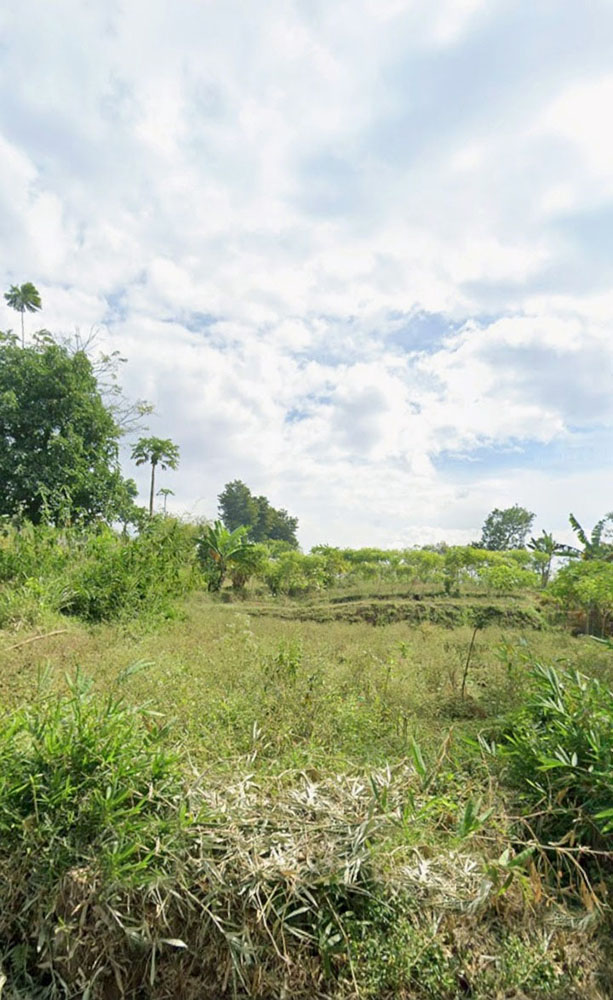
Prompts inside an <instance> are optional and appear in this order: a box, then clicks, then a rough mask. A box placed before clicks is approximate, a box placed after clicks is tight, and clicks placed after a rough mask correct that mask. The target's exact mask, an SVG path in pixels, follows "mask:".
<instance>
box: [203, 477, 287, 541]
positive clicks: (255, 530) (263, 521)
mask: <svg viewBox="0 0 613 1000" xmlns="http://www.w3.org/2000/svg"><path fill="white" fill-rule="evenodd" d="M217 499H218V501H219V514H220V517H221V519H222V521H223V523H224V524H225V526H226V528H228V529H229V530H230V531H234V530H235V529H236V528H239V527H241V526H244V527H247V528H248V529H249V537H250V538H251V540H252V541H254V542H266V541H283V542H288V543H289V544H290V545H291V546H292V548H298V539H297V538H296V531H297V529H298V518H297V517H290V515H289V514H288V513H287V511H286V510H283V509H280V510H276V509H275V508H274V507H272V506H271V504H270V502H269V501H268V499H267V498H266V497H265V496H259V497H254V496H253V494H252V492H251V490H250V489H249V487H248V486H246V485H245V483H243V482H242V481H241V480H240V479H234V480H233V481H232V482H231V483H226V485H225V486H224V489H223V491H222V492H221V493H220V494H219V496H218V498H217Z"/></svg>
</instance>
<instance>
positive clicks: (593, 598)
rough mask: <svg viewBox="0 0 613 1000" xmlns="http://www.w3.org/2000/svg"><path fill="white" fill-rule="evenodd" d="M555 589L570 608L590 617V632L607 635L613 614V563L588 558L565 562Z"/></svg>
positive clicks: (553, 588)
mask: <svg viewBox="0 0 613 1000" xmlns="http://www.w3.org/2000/svg"><path fill="white" fill-rule="evenodd" d="M551 593H552V595H553V596H554V597H555V598H557V600H558V601H559V603H560V604H561V605H562V606H563V607H564V608H565V609H567V610H579V611H581V612H583V614H585V617H586V628H585V631H586V632H590V631H591V630H592V629H598V630H599V631H600V634H601V635H603V634H605V632H606V631H607V629H608V627H609V623H610V621H611V616H612V615H613V563H610V562H601V561H600V560H596V559H587V560H585V561H581V562H571V563H569V565H568V566H564V567H563V568H562V569H561V570H560V572H559V573H558V574H557V576H556V578H555V580H554V581H553V583H552V584H551Z"/></svg>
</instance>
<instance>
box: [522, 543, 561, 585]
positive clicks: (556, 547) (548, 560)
mask: <svg viewBox="0 0 613 1000" xmlns="http://www.w3.org/2000/svg"><path fill="white" fill-rule="evenodd" d="M528 548H529V549H531V550H532V551H533V552H534V553H535V555H536V557H537V559H536V564H537V565H536V568H537V569H538V572H539V573H540V575H541V585H542V586H543V587H546V586H547V584H548V583H549V577H550V576H551V564H552V562H553V557H554V556H560V555H564V554H566V546H565V545H562V543H561V542H556V540H555V538H554V537H553V535H552V534H551V532H547V531H542V532H541V534H540V535H539V537H538V538H531V539H530V541H529V542H528Z"/></svg>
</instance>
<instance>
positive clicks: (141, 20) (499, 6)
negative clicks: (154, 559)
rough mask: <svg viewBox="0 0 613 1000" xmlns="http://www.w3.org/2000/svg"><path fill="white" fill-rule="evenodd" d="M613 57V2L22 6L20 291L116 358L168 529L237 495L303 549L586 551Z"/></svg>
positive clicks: (592, 490) (11, 26)
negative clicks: (520, 510)
mask: <svg viewBox="0 0 613 1000" xmlns="http://www.w3.org/2000/svg"><path fill="white" fill-rule="evenodd" d="M612 28H613V14H612V13H611V10H610V6H609V4H608V3H607V2H605V0H589V2H588V3H586V4H584V5H581V7H580V8H579V7H578V6H577V7H576V8H572V5H567V7H566V8H565V9H564V11H561V10H560V7H559V4H557V3H555V2H554V0H546V2H544V3H541V4H538V5H535V4H533V3H530V2H528V0H519V2H517V0H513V2H511V0H494V2H487V3H485V2H483V0H444V2H441V3H438V4H432V3H430V2H426V0H377V2H376V3H375V2H373V0H357V2H356V0H352V2H351V3H349V2H348V0H329V2H328V0H327V2H325V3H324V2H320V0H312V2H311V0H309V2H306V0H295V2H294V3H291V4H287V3H281V2H280V0H272V2H271V3H269V4H266V5H265V7H262V5H259V6H257V5H249V4H245V3H243V2H242V0H229V2H228V3H225V4H223V5H222V4H201V3H196V2H186V3H184V4H180V5H176V4H175V5H171V4H170V3H169V2H168V0H149V2H148V3H147V4H144V2H142V0H133V2H131V3H129V4H124V3H121V2H119V0H113V2H109V3H105V4H102V3H101V4H87V5H84V4H81V3H78V2H77V0H58V3H56V4H54V5H47V6H45V5H41V4H39V3H36V2H35V0H23V2H22V3H20V4H19V5H17V4H16V3H12V2H9V3H6V4H5V5H4V6H3V9H2V11H0V85H1V86H2V94H3V97H2V99H1V100H0V236H1V238H2V241H3V244H4V256H3V259H4V262H5V264H4V271H3V274H4V278H3V280H4V283H5V285H8V284H9V283H11V282H13V281H17V282H21V281H24V280H33V281H34V282H35V283H36V284H37V286H38V287H39V288H40V289H41V292H42V295H43V301H44V306H45V309H44V313H43V321H44V323H45V325H46V326H47V327H49V328H50V329H52V330H58V331H70V330H71V329H73V328H74V326H75V325H79V326H80V327H81V329H82V330H84V331H86V330H88V329H89V328H90V327H92V326H95V325H99V326H100V327H101V343H104V344H105V345H106V346H108V347H111V348H118V349H120V350H121V352H122V353H123V354H125V355H126V356H128V357H129V359H130V364H129V365H128V366H127V367H126V370H125V375H124V382H125V384H126V388H127V389H128V391H129V392H131V393H132V394H133V395H134V396H137V397H147V398H150V399H152V400H154V401H155V403H156V406H157V413H156V415H155V416H154V417H152V418H151V428H150V429H151V433H159V434H160V435H162V436H171V437H172V438H173V439H174V440H176V441H177V442H178V443H179V444H180V445H181V449H182V462H181V467H180V470H179V471H178V472H177V473H173V474H172V482H171V485H172V488H173V489H174V490H175V494H176V496H175V498H174V499H173V503H174V508H175V509H177V510H189V511H192V512H195V513H198V514H202V515H209V516H211V515H213V514H214V513H215V507H216V494H217V493H218V492H219V491H220V490H221V488H222V487H223V485H224V483H225V482H227V481H228V480H229V479H234V478H242V479H244V480H245V481H247V482H248V483H249V485H250V486H251V487H252V488H253V489H255V490H256V491H258V492H263V493H266V494H267V495H268V496H269V497H270V499H271V501H272V502H273V503H274V504H275V505H279V506H285V507H287V508H288V509H289V510H290V511H291V512H292V513H296V514H297V515H298V516H299V518H300V522H301V539H302V541H303V544H305V545H306V546H308V545H310V544H313V543H315V542H317V541H320V540H322V539H325V540H327V541H329V542H338V543H339V544H340V543H342V544H369V543H371V544H410V543H414V542H417V543H418V542H422V541H435V540H438V539H440V538H441V537H447V538H448V539H450V540H454V541H458V540H468V539H469V538H471V537H475V536H476V534H477V533H478V529H479V526H480V524H481V523H482V521H483V519H484V517H485V515H486V514H487V512H488V510H489V509H491V507H492V506H494V505H498V506H501V505H505V504H507V503H508V504H511V503H514V502H516V501H519V502H526V503H527V504H528V505H529V506H530V505H532V507H533V509H535V510H537V511H538V513H539V515H541V517H542V520H543V523H544V526H545V527H546V528H547V529H548V530H551V529H556V530H560V531H562V530H563V528H564V523H565V521H566V516H567V513H568V511H567V509H566V508H567V507H569V504H570V503H571V500H572V502H573V503H574V504H575V506H576V507H577V510H576V511H575V512H576V513H578V515H579V514H580V513H581V512H582V511H583V512H584V513H583V516H584V518H585V520H586V521H588V522H589V520H590V518H593V519H594V520H595V519H596V518H597V517H598V516H600V515H601V514H602V513H603V512H604V511H605V510H607V509H609V507H610V506H611V503H610V500H609V497H610V495H611V487H612V486H613V476H611V475H610V474H609V473H608V471H607V468H606V466H607V461H606V451H607V446H606V441H607V437H606V434H608V433H610V428H611V423H612V421H613V413H612V408H611V402H610V399H611V394H610V391H609V387H610V383H611V374H612V373H613V348H612V344H613V341H612V340H611V337H610V335H609V332H608V331H609V330H610V329H611V322H612V321H613V295H612V294H611V293H610V291H609V288H610V285H611V282H610V279H611V277H612V270H613V244H612V243H611V239H610V219H611V214H612V213H613V191H612V190H611V169H610V165H611V164H610V161H611V158H612V156H613V152H612V149H613V147H611V144H610V142H609V140H608V139H607V130H606V121H607V116H608V111H609V108H610V104H611V93H612V88H613V83H612V79H613V78H612V77H611V75H610V66H609V62H610V51H609V45H608V39H609V37H610V31H611V29H612ZM11 322H13V320H12V319H11V315H10V313H9V312H8V311H7V312H6V313H3V315H2V317H0V323H1V324H2V326H4V327H6V326H8V325H10V324H11ZM127 453H128V450H127V451H126V456H127ZM609 454H610V447H609ZM501 456H502V457H503V458H502V459H501ZM509 456H511V458H510V459H509ZM535 456H538V467H535V464H534V462H535ZM565 457H566V464H565ZM502 460H504V461H503V465H504V468H501V461H502ZM128 467H129V462H128V461H127V458H126V469H128ZM579 467H580V468H579ZM132 471H133V470H132ZM141 471H142V470H141ZM140 474H141V472H140V471H139V475H140ZM169 476H170V474H169ZM143 482H144V480H143ZM580 482H582V483H584V488H583V489H581V488H580V486H579V485H578V484H579V483H580ZM580 505H581V507H580Z"/></svg>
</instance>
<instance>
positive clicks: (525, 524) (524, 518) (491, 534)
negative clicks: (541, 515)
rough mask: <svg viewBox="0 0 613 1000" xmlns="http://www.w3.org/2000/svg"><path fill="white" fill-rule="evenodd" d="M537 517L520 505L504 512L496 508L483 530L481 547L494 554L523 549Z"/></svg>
mask: <svg viewBox="0 0 613 1000" xmlns="http://www.w3.org/2000/svg"><path fill="white" fill-rule="evenodd" d="M535 517H536V514H531V513H530V511H529V510H526V508H525V507H520V506H519V504H515V505H514V506H513V507H506V508H505V509H504V510H500V509H499V508H498V507H495V508H494V510H493V511H492V512H491V514H488V516H487V518H486V520H485V524H484V525H483V528H482V530H481V541H480V543H479V545H480V547H481V548H483V549H489V550H490V551H493V552H501V551H505V550H507V549H523V547H524V544H525V541H526V535H527V534H528V532H529V531H530V528H531V527H532V522H533V521H534V518H535Z"/></svg>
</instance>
